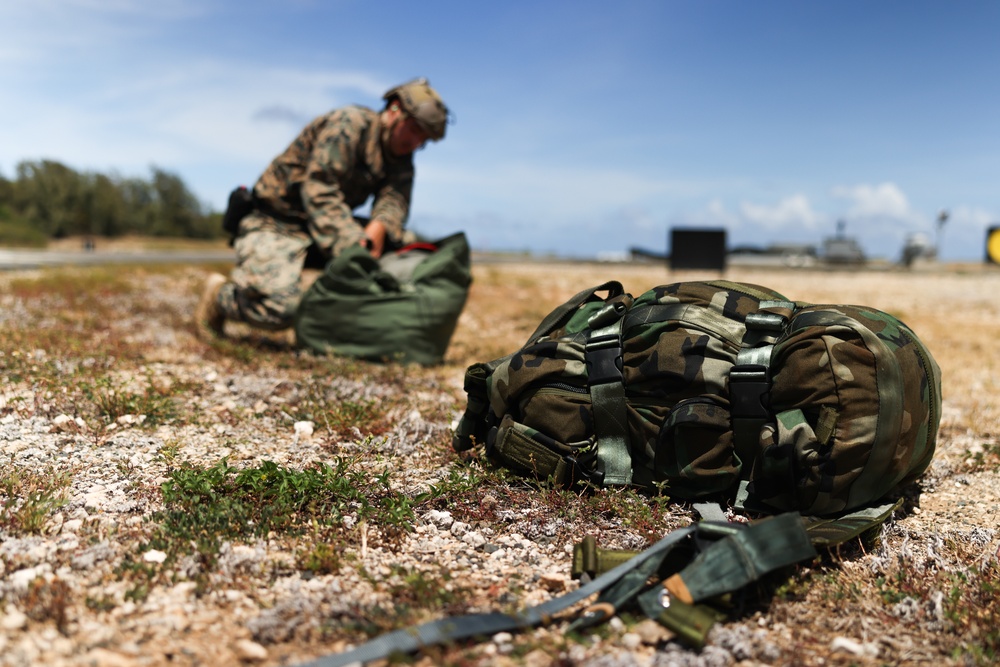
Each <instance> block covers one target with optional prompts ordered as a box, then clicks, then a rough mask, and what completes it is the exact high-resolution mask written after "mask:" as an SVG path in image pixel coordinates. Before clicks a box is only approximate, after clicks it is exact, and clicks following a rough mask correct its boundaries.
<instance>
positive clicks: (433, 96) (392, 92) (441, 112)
mask: <svg viewBox="0 0 1000 667" xmlns="http://www.w3.org/2000/svg"><path fill="white" fill-rule="evenodd" d="M393 98H395V99H397V100H399V103H400V105H401V106H402V107H403V111H405V112H406V113H407V114H409V115H410V116H411V117H412V118H413V119H414V120H415V121H417V123H418V124H419V125H420V127H421V128H422V129H423V130H424V132H426V133H427V136H428V137H429V138H430V139H432V140H434V141H439V140H441V139H443V138H444V129H445V126H446V125H447V124H448V107H446V106H445V105H444V102H442V101H441V96H440V95H438V94H437V91H435V90H434V89H433V88H431V85H430V83H429V82H428V81H427V79H425V78H423V77H420V78H418V79H414V80H413V81H407V82H406V83H403V84H400V85H398V86H396V87H395V88H391V89H389V90H388V91H386V93H385V95H383V96H382V99H383V100H386V101H387V102H388V101H389V100H391V99H393Z"/></svg>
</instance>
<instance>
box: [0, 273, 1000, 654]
mask: <svg viewBox="0 0 1000 667" xmlns="http://www.w3.org/2000/svg"><path fill="white" fill-rule="evenodd" d="M217 268H221V269H225V268H226V267H225V266H220V267H217ZM204 275H205V268H204V267H170V268H149V267H145V268H144V267H140V266H132V267H114V268H100V267H97V268H88V269H81V270H77V269H47V270H44V271H34V272H18V273H8V274H0V370H2V373H3V374H2V381H0V540H2V543H0V665H12V666H13V665H74V666H75V665H106V666H116V665H206V664H211V665H219V666H221V665H237V664H259V665H292V664H298V663H301V662H306V661H308V660H310V659H313V658H316V657H319V656H323V655H326V654H330V653H334V652H338V651H341V650H344V649H345V648H347V647H349V646H352V645H356V644H357V643H359V642H361V641H364V640H365V639H367V638H369V637H372V636H376V635H378V634H379V633H381V632H384V631H387V630H391V629H395V628H399V627H405V626H408V625H410V624H413V623H417V622H422V621H426V620H430V619H434V618H440V617H443V616H447V615H453V614H461V613H466V612H474V611H491V610H502V611H514V610H517V609H520V608H522V607H525V606H528V605H533V604H537V603H539V602H542V601H545V600H547V599H550V598H551V597H553V596H556V595H559V594H560V593H562V592H565V591H568V590H571V589H573V588H574V587H576V585H577V584H576V582H574V581H573V580H571V578H570V576H569V566H570V557H571V547H572V545H573V544H574V543H575V542H576V541H578V540H579V539H581V538H582V537H583V536H585V535H587V534H593V535H595V536H596V537H597V539H598V542H599V544H600V545H601V546H605V547H616V548H630V549H638V548H642V547H643V546H645V545H647V544H649V543H650V542H651V541H653V540H655V539H656V538H657V537H658V536H660V535H662V534H664V533H665V532H667V531H668V530H670V529H673V528H676V527H680V526H683V525H687V524H688V523H690V521H692V520H693V514H692V512H691V511H690V508H689V507H688V506H686V505H684V504H679V503H674V502H671V501H669V500H667V499H663V498H659V499H650V498H646V497H644V496H641V495H639V494H637V493H633V492H631V491H606V492H601V493H598V494H590V495H577V494H572V493H569V492H564V491H557V490H551V489H535V488H532V487H531V486H528V485H527V484H525V483H524V482H522V481H520V480H517V479H513V478H510V477H508V476H506V475H504V474H503V473H502V472H500V471H495V470H492V469H490V468H489V467H488V466H487V465H485V464H484V462H483V461H482V460H481V459H480V458H479V457H476V456H473V457H472V458H471V459H470V460H461V459H460V458H459V457H458V456H457V455H456V454H455V453H453V452H452V451H451V448H450V438H451V428H452V424H453V422H454V419H455V418H456V416H457V415H458V414H459V412H460V411H461V409H462V408H463V407H464V402H463V398H464V396H463V394H462V390H461V387H462V374H463V372H464V369H465V367H466V366H467V365H468V364H469V363H472V362H475V361H484V360H488V359H492V358H495V357H499V356H501V355H503V354H506V353H507V352H510V351H512V350H513V349H515V348H516V347H518V346H519V345H520V344H521V343H522V342H523V339H524V338H525V337H526V336H527V335H528V334H529V333H530V332H531V330H532V329H533V328H534V326H535V325H536V324H537V322H538V321H539V320H540V319H541V318H542V317H543V316H544V315H545V314H546V313H547V312H548V311H549V310H550V309H551V308H552V307H553V306H555V305H557V304H559V303H561V302H562V301H563V300H564V299H566V298H568V297H569V296H570V295H571V294H573V293H575V292H577V291H578V290H580V289H582V288H583V287H587V286H591V285H596V284H598V283H600V282H602V281H603V280H606V279H612V278H613V279H618V280H621V281H622V282H623V283H624V284H625V286H626V288H627V289H628V290H629V291H631V292H632V293H634V294H637V293H639V292H641V291H643V290H645V289H647V288H648V287H651V286H653V285H656V284H662V283H667V282H674V281H679V280H690V279H703V278H715V277H718V275H719V274H705V273H694V272H684V273H678V272H673V273H671V272H668V271H667V270H665V269H664V268H663V267H662V266H657V265H641V264H638V265H623V264H573V263H562V262H560V263H550V264H545V263H540V262H505V263H477V264H476V265H475V267H474V278H475V282H474V284H473V287H472V291H471V294H470V299H469V303H468V305H467V308H466V311H465V312H464V313H463V316H462V318H461V320H460V322H459V327H458V330H457V331H456V334H455V338H454V340H453V342H452V346H451V348H450V349H449V353H448V357H447V359H446V361H445V364H443V365H442V366H439V367H435V368H419V367H414V366H402V365H399V364H393V363H389V364H369V363H365V362H359V361H354V360H350V359H337V358H318V357H314V356H311V355H307V354H301V353H299V352H297V351H296V350H295V349H294V347H293V346H291V345H290V343H289V339H288V337H287V336H285V335H281V334H271V335H261V334H255V333H254V332H251V331H248V330H244V329H240V328H239V327H237V326H230V329H229V334H230V337H229V339H227V340H226V341H221V342H216V343H213V344H205V343H203V342H200V341H199V340H197V339H196V338H195V337H194V335H193V328H192V325H191V322H190V314H191V312H192V311H193V308H194V305H195V302H196V300H197V290H198V285H199V284H200V281H201V279H202V278H203V276H204ZM724 275H725V277H726V278H728V279H731V280H739V281H745V282H752V283H757V284H762V285H767V286H768V287H772V288H774V289H777V290H778V291H780V292H782V293H784V294H786V295H787V296H790V297H792V298H795V299H800V300H807V301H813V302H820V303H836V302H841V303H855V304H864V305H869V306H873V307H876V308H881V309H883V310H887V311H889V312H891V313H893V314H895V315H897V316H898V317H900V318H901V319H903V320H904V321H906V322H907V323H908V324H909V325H910V326H911V327H912V328H913V329H915V330H916V332H917V333H918V335H920V336H921V338H922V339H923V340H924V341H925V342H926V343H927V344H928V346H929V347H930V349H931V351H932V352H933V353H934V355H935V357H936V358H937V360H938V362H939V364H940V365H941V368H942V371H943V377H944V414H943V421H942V430H941V435H940V438H939V442H938V452H937V455H936V458H935V460H934V462H933V464H932V466H931V468H930V470H929V471H928V472H927V474H926V475H924V477H923V478H922V479H921V480H920V481H919V483H917V484H915V485H913V486H912V487H910V488H908V489H906V490H905V496H904V497H905V503H904V505H903V508H902V510H901V511H900V512H899V513H898V515H897V516H896V517H895V518H894V520H892V521H891V522H890V523H889V524H888V525H887V526H886V528H885V530H884V531H883V533H882V535H881V536H880V537H879V538H878V539H876V540H873V541H866V542H865V543H860V542H859V543H855V544H851V545H848V546H845V547H844V548H842V549H840V550H839V551H838V552H836V553H832V554H824V555H823V556H822V557H820V558H818V559H817V560H816V561H814V562H812V563H806V564H803V565H802V566H799V567H796V568H793V569H792V570H791V571H789V572H784V573H782V577H781V578H779V579H776V580H774V581H771V582H768V583H767V585H766V586H760V587H757V588H756V589H755V590H753V591H748V592H747V593H746V595H744V596H743V598H742V601H741V602H742V604H741V605H740V607H739V608H738V609H734V611H733V614H732V616H731V619H730V620H729V621H727V622H726V623H723V624H720V625H719V626H718V627H717V628H716V629H715V630H713V632H712V634H711V635H710V638H709V642H708V645H707V646H706V647H705V648H704V649H702V650H701V651H692V650H689V649H686V648H684V647H683V646H682V645H681V644H679V643H677V642H675V641H674V640H673V638H672V637H670V636H669V633H668V632H666V631H665V630H663V629H662V628H660V627H659V626H657V625H656V624H655V623H653V622H651V621H641V620H640V619H639V618H637V617H634V616H629V615H624V616H623V617H621V618H618V619H614V620H613V621H612V622H611V623H608V624H606V625H604V626H601V627H599V628H597V629H596V630H595V631H593V633H588V634H586V635H583V636H576V635H573V636H567V635H566V634H564V633H563V631H562V630H563V629H564V627H565V625H564V623H562V622H556V623H554V624H552V625H551V626H549V627H547V628H541V629H538V630H535V631H530V632H525V633H522V634H519V635H509V634H501V635H498V636H495V637H492V638H487V639H486V640H484V641H482V642H478V643H475V642H472V643H467V644H461V645H458V646H449V647H440V648H433V649H430V650H428V651H427V652H425V653H424V654H422V655H420V656H416V657H414V658H413V660H415V661H417V663H418V664H426V665H432V664H450V665H487V664H490V665H493V664H495V665H532V666H538V667H544V666H546V665H590V666H598V665H600V666H604V665H607V666H611V665H623V666H624V665H674V664H677V665H712V666H714V665H720V666H722V665H755V664H767V665H855V664H856V665H881V664H925V663H927V664H930V663H933V664H990V663H991V662H992V661H994V660H996V659H997V655H998V652H1000V634H998V632H1000V631H998V627H1000V606H998V605H1000V603H998V593H1000V591H998V589H1000V575H998V563H997V559H998V553H997V551H998V546H1000V537H998V534H997V523H998V513H1000V479H998V472H997V471H998V469H1000V399H998V398H997V393H998V388H1000V387H998V385H1000V356H998V355H997V354H996V351H995V349H994V348H995V335H996V332H997V331H998V330H1000V304H998V301H997V298H996V295H997V293H998V292H1000V273H998V272H996V271H988V270H986V269H984V268H983V267H978V266H971V267H961V266H959V267H937V266H931V267H918V268H917V269H915V270H913V271H909V272H904V271H896V270H888V271H852V272H848V271H837V272H826V271H785V270H766V269H760V268H738V267H732V268H730V269H729V270H727V271H726V272H725V274H724Z"/></svg>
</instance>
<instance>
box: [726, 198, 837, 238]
mask: <svg viewBox="0 0 1000 667" xmlns="http://www.w3.org/2000/svg"><path fill="white" fill-rule="evenodd" d="M740 213H741V215H742V217H743V219H744V220H746V222H747V223H749V224H751V225H758V226H760V227H763V228H764V229H768V230H774V229H780V228H782V227H790V226H795V227H802V228H806V229H815V228H816V227H818V226H819V224H820V223H821V222H822V221H823V220H824V219H825V216H822V215H820V214H818V213H816V212H815V211H813V210H812V206H811V205H810V203H809V199H808V198H807V197H806V196H805V195H802V194H795V195H792V196H790V197H785V198H784V199H782V200H780V201H779V202H778V203H776V204H754V203H751V202H743V203H742V204H740Z"/></svg>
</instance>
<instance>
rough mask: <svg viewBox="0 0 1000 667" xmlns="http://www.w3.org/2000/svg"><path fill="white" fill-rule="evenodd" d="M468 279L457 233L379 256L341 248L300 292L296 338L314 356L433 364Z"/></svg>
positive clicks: (463, 245)
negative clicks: (331, 355) (339, 252)
mask: <svg viewBox="0 0 1000 667" xmlns="http://www.w3.org/2000/svg"><path fill="white" fill-rule="evenodd" d="M471 282H472V275H471V270H470V262H469V244H468V241H467V240H466V238H465V234H463V233H461V232H459V233H457V234H453V235H452V236H448V237H446V238H443V239H441V240H439V241H433V242H430V243H416V244H412V245H410V246H406V247H404V248H401V249H400V250H397V251H395V252H389V253H386V254H385V255H383V256H382V258H381V259H375V258H373V257H372V256H371V255H370V254H369V253H368V251H367V250H365V249H364V248H362V247H361V246H358V247H357V248H348V249H347V250H345V251H344V252H343V253H341V254H340V255H339V256H338V257H336V258H334V259H333V260H331V261H330V262H329V263H328V264H327V265H326V268H325V270H324V271H323V275H321V276H320V277H319V278H318V279H317V280H316V282H314V283H313V284H312V286H310V288H309V289H308V290H307V291H306V293H305V295H304V296H303V297H302V303H301V304H300V305H299V309H298V312H297V313H296V316H295V337H296V341H297V344H298V345H299V346H300V347H303V348H308V349H310V350H312V351H314V352H317V353H320V354H337V355H343V356H349V357H357V358H361V359H368V360H373V361H398V362H402V363H410V362H413V363H418V364H423V365H431V364H437V363H440V362H441V361H442V359H444V354H445V351H446V350H447V349H448V344H449V342H450V341H451V337H452V334H454V332H455V326H456V325H457V323H458V317H459V315H461V313H462V309H463V308H464V307H465V301H466V298H467V297H468V294H469V285H470V284H471Z"/></svg>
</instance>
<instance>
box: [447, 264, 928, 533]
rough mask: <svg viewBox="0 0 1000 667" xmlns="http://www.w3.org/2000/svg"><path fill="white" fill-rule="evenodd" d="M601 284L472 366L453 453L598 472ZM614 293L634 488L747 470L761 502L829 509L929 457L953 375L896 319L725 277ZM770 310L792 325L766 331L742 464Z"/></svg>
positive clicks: (705, 491)
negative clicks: (753, 321) (757, 352)
mask: <svg viewBox="0 0 1000 667" xmlns="http://www.w3.org/2000/svg"><path fill="white" fill-rule="evenodd" d="M602 287H605V286H602ZM619 287H620V286H619ZM600 289H601V288H595V289H594V290H590V291H585V292H581V295H585V296H583V297H582V298H577V301H578V303H577V302H571V303H570V304H568V305H567V306H564V307H563V308H565V309H567V310H566V312H565V314H564V316H563V317H560V318H556V319H555V320H552V318H554V316H555V313H554V314H553V315H550V319H547V320H546V322H547V323H548V325H549V326H548V327H547V328H546V326H545V324H546V323H543V326H542V327H540V330H539V331H536V332H535V334H534V335H533V336H532V338H531V339H530V340H529V341H528V342H527V343H526V345H525V346H524V347H523V348H522V349H520V350H518V351H516V352H515V353H513V354H512V355H509V356H508V357H504V358H503V359H498V360H495V361H492V362H488V363H484V364H476V365H473V366H471V367H470V368H469V371H468V372H467V374H466V391H467V393H468V395H469V404H468V408H467V410H466V413H465V415H464V417H463V419H462V420H461V422H460V424H459V428H458V430H457V432H456V436H455V439H454V445H455V448H456V449H458V450H464V449H468V448H470V447H472V446H474V445H476V444H486V446H487V453H488V454H489V456H490V457H491V458H492V459H493V460H495V461H496V462H497V463H499V464H501V465H504V466H507V467H510V468H512V469H514V470H517V471H519V472H521V473H524V474H530V475H535V476H537V477H539V478H543V479H544V478H550V479H552V480H553V481H555V482H557V483H561V484H573V483H576V482H580V481H586V480H588V479H590V481H593V477H592V474H593V471H594V469H595V463H596V457H597V452H596V442H597V439H596V436H595V426H594V409H593V405H592V400H591V394H590V392H589V390H588V370H587V364H586V361H585V356H586V352H585V348H586V342H587V338H588V336H589V332H590V327H589V326H588V324H587V322H588V320H589V319H590V318H591V317H592V316H593V315H594V314H595V313H597V312H599V311H601V310H602V309H604V308H606V302H605V300H604V299H602V298H600V297H599V296H597V295H595V294H594V291H597V290H600ZM581 295H577V296H578V297H581ZM616 301H617V302H621V303H622V305H623V306H624V308H622V311H623V313H624V314H623V316H622V325H621V331H622V336H621V340H622V347H621V349H622V356H621V375H622V378H623V382H624V388H625V400H626V405H627V407H626V416H627V422H628V429H627V430H628V440H629V449H630V455H631V460H632V470H633V483H634V484H636V485H640V486H644V487H647V488H650V489H659V490H661V491H663V492H664V493H667V494H669V495H671V496H674V497H678V498H684V499H695V498H703V497H709V496H727V497H728V498H729V499H730V500H732V499H733V497H734V494H735V492H736V489H737V487H738V485H739V482H740V480H741V479H745V480H747V481H748V482H749V491H750V500H751V501H753V502H754V503H755V504H763V505H765V506H766V508H768V509H770V510H772V511H784V510H798V511H800V512H802V513H805V514H811V515H827V514H833V513H838V512H845V511H848V510H851V509H854V508H858V507H861V506H864V505H865V504H868V503H871V502H873V501H875V500H878V499H880V498H881V497H883V496H884V495H885V494H886V493H887V492H888V491H890V490H891V489H892V488H894V487H896V486H897V485H899V484H901V483H904V482H906V481H908V480H910V479H912V478H914V477H916V476H917V475H919V474H920V473H921V472H923V471H924V470H925V469H926V467H927V466H928V465H929V463H930V460H931V456H932V455H933V451H934V443H935V438H936V434H937V427H938V422H939V420H940V414H941V412H940V405H941V396H940V371H939V369H938V367H937V364H936V363H935V362H934V360H933V359H932V358H931V356H930V354H929V352H928V351H927V349H926V348H925V347H924V346H923V345H922V344H921V343H920V341H919V340H918V339H917V338H916V336H915V335H914V334H913V332H912V331H910V330H909V329H908V328H907V327H906V326H905V325H904V324H903V323H902V322H900V321H898V320H897V319H896V318H894V317H892V316H891V315H888V314H886V313H883V312H880V311H875V310H872V309H867V308H861V307H855V306H814V305H810V304H805V303H796V304H793V303H791V302H789V301H788V300H787V299H786V298H785V297H784V296H782V295H781V294H778V293H777V292H774V291H772V290H769V289H767V288H765V287H760V286H757V285H749V284H740V283H732V282H728V281H712V282H687V283H675V284H671V285H664V286H660V287H657V288H654V289H652V290H650V291H648V292H646V293H644V294H642V295H640V296H639V297H638V298H636V299H634V300H633V299H632V298H631V297H630V296H629V295H627V294H619V293H615V292H614V290H612V293H611V294H609V296H608V298H607V302H609V303H610V302H616ZM762 301H763V302H767V304H766V307H765V308H762V307H761V306H762V304H761V302H762ZM779 302H784V304H781V303H779ZM762 312H766V313H776V314H777V315H779V316H782V317H783V318H784V319H783V320H782V321H783V322H784V326H783V327H782V328H781V329H780V330H779V331H777V332H776V333H775V334H774V335H773V336H771V337H770V338H768V339H767V341H765V342H772V343H774V347H773V351H772V353H771V363H770V372H771V390H770V400H769V402H768V403H767V408H768V412H769V414H770V418H769V419H768V420H767V422H766V423H765V425H764V426H763V427H762V428H759V435H754V437H753V438H752V442H753V446H752V447H751V449H753V451H751V452H747V453H744V454H743V457H742V458H745V459H747V460H742V459H741V456H740V453H739V451H738V448H737V447H736V446H735V444H734V428H733V419H732V415H731V395H730V382H729V374H730V371H731V369H732V368H733V366H734V365H735V364H736V363H737V356H738V354H739V352H740V349H741V346H744V345H746V343H747V341H748V340H752V339H753V333H752V332H751V334H748V333H747V317H748V316H754V317H757V316H759V314H760V313H762ZM748 506H749V505H748Z"/></svg>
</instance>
